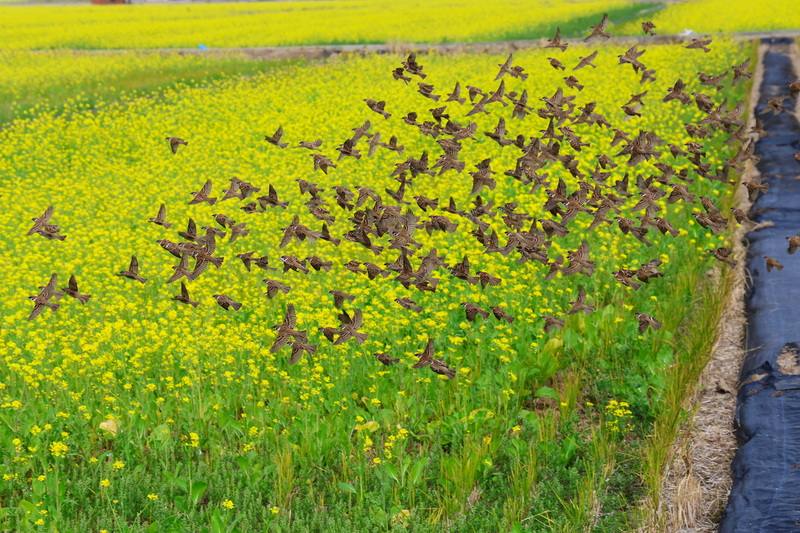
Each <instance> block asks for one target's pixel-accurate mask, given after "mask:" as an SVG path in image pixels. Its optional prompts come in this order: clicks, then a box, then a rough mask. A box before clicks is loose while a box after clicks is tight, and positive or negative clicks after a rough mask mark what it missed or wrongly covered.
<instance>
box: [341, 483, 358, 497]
mask: <svg viewBox="0 0 800 533" xmlns="http://www.w3.org/2000/svg"><path fill="white" fill-rule="evenodd" d="M339 490H341V491H342V492H347V493H350V494H355V493H356V492H357V491H356V488H355V487H354V486H353V485H351V484H350V483H345V482H344V481H340V482H339Z"/></svg>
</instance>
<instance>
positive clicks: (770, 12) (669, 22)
mask: <svg viewBox="0 0 800 533" xmlns="http://www.w3.org/2000/svg"><path fill="white" fill-rule="evenodd" d="M653 22H654V23H655V24H656V27H657V28H658V31H659V32H660V33H670V34H677V33H682V32H684V31H687V30H689V31H693V32H695V33H726V32H739V31H744V32H747V31H769V30H798V29H800V9H798V5H797V2H795V1H793V0H755V1H749V0H687V1H684V2H674V3H670V4H668V5H667V6H666V7H665V8H664V9H663V10H661V11H659V12H658V13H657V14H656V15H654V16H653ZM639 29H640V28H639V25H638V24H636V23H630V24H627V25H625V26H624V27H623V28H621V29H620V30H619V31H621V32H626V33H636V32H637V31H638V30H639Z"/></svg>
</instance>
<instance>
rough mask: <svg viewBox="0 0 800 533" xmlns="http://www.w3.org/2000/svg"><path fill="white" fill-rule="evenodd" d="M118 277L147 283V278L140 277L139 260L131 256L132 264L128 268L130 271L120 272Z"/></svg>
mask: <svg viewBox="0 0 800 533" xmlns="http://www.w3.org/2000/svg"><path fill="white" fill-rule="evenodd" d="M117 276H121V277H123V278H128V279H132V280H136V281H138V282H139V283H144V282H145V281H147V280H146V279H145V278H143V277H142V276H140V275H139V260H138V259H136V256H135V255H132V256H131V263H130V265H129V266H128V269H127V270H123V271H121V272H118V273H117Z"/></svg>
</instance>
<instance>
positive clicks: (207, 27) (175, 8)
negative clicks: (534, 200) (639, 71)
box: [0, 0, 800, 50]
mask: <svg viewBox="0 0 800 533" xmlns="http://www.w3.org/2000/svg"><path fill="white" fill-rule="evenodd" d="M603 13H608V14H609V15H610V18H611V23H612V26H611V32H612V34H616V35H639V34H641V22H642V21H644V20H651V19H652V20H653V21H654V22H655V24H656V28H655V31H656V33H658V34H677V33H681V32H683V31H686V30H689V31H693V32H695V33H720V32H736V31H766V30H781V29H797V28H798V27H800V13H798V10H797V7H796V2H794V1H793V0H757V1H748V0H731V1H724V0H685V1H682V2H669V3H661V2H658V1H657V0H653V1H652V2H633V1H631V0H608V1H599V0H572V1H564V2H562V1H549V0H499V1H493V2H482V1H479V0H464V1H458V2H450V1H448V0H431V1H426V2H416V1H413V0H398V1H393V2H373V1H368V0H336V1H332V0H326V1H314V2H306V1H291V0H290V1H284V2H257V3H216V4H215V3H188V4H178V5H175V4H145V5H121V6H91V5H79V4H75V5H59V6H50V5H34V6H2V5H0V49H6V50H8V49H49V48H75V49H87V48H89V49H93V48H100V49H105V48H112V49H113V48H197V47H249V46H288V45H309V44H342V43H351V44H365V43H444V42H482V41H496V40H512V39H538V38H542V37H545V36H547V37H549V36H550V34H551V33H552V32H553V31H554V29H555V27H556V26H560V27H561V28H562V30H563V32H564V34H565V35H567V36H580V35H582V34H583V32H584V30H586V28H588V27H589V25H590V24H593V23H594V21H595V19H597V18H599V17H600V16H601V15H602V14H603Z"/></svg>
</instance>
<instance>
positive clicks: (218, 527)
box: [211, 509, 226, 533]
mask: <svg viewBox="0 0 800 533" xmlns="http://www.w3.org/2000/svg"><path fill="white" fill-rule="evenodd" d="M225 530H226V528H225V521H224V520H223V519H222V516H220V514H219V509H215V510H214V512H213V513H212V514H211V533H225Z"/></svg>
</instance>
